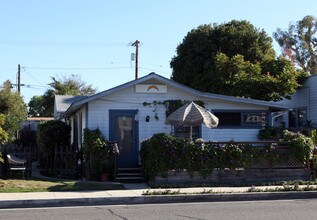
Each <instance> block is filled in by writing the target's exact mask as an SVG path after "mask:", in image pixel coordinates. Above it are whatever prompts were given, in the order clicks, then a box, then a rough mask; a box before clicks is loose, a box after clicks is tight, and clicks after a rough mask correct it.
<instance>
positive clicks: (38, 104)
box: [29, 75, 96, 117]
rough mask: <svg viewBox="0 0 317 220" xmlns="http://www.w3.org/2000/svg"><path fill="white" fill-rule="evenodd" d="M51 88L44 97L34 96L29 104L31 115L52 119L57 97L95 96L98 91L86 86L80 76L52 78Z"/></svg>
mask: <svg viewBox="0 0 317 220" xmlns="http://www.w3.org/2000/svg"><path fill="white" fill-rule="evenodd" d="M51 79H52V82H51V83H50V84H49V85H50V86H51V88H50V89H48V90H47V91H46V92H45V93H44V95H42V96H33V97H32V98H31V100H30V102H29V114H30V115H33V116H43V117H52V116H53V113H54V98H55V95H73V96H76V95H93V94H95V92H96V89H94V88H92V85H86V83H85V82H82V81H81V79H80V77H79V76H78V75H71V76H63V77H62V78H55V77H51Z"/></svg>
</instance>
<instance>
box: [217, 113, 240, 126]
mask: <svg viewBox="0 0 317 220" xmlns="http://www.w3.org/2000/svg"><path fill="white" fill-rule="evenodd" d="M215 115H216V116H217V118H218V119H219V125H218V126H219V127H222V126H241V113H240V112H215Z"/></svg>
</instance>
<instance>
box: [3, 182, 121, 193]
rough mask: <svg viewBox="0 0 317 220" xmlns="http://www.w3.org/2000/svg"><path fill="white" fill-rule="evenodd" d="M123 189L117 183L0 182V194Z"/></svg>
mask: <svg viewBox="0 0 317 220" xmlns="http://www.w3.org/2000/svg"><path fill="white" fill-rule="evenodd" d="M118 189H123V186H122V185H121V184H117V183H102V182H100V183H98V182H88V181H87V182H86V181H45V180H36V179H31V180H21V179H10V180H0V193H5V192H55V191H89V190H118Z"/></svg>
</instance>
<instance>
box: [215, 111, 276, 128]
mask: <svg viewBox="0 0 317 220" xmlns="http://www.w3.org/2000/svg"><path fill="white" fill-rule="evenodd" d="M210 112H211V113H213V114H217V113H222V112H225V113H230V112H232V113H233V112H234V113H240V115H241V122H240V126H217V127H215V129H217V128H218V129H261V128H262V126H254V125H244V124H243V115H244V114H250V113H251V114H252V113H254V114H259V113H266V124H267V125H268V126H270V125H271V124H270V121H271V111H270V110H239V109H237V110H225V109H212V110H210Z"/></svg>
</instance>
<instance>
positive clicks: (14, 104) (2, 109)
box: [0, 81, 27, 141]
mask: <svg viewBox="0 0 317 220" xmlns="http://www.w3.org/2000/svg"><path fill="white" fill-rule="evenodd" d="M11 87H12V84H11V82H10V81H6V82H4V83H3V89H2V90H1V91H0V114H2V115H3V116H4V119H2V120H3V125H2V126H1V127H2V128H3V130H4V131H5V132H6V133H7V134H8V140H9V141H12V140H14V139H15V137H16V133H17V131H18V130H19V129H20V122H21V121H23V120H26V118H27V107H26V105H25V104H24V101H23V98H22V97H21V95H20V93H18V92H13V91H11Z"/></svg>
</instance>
